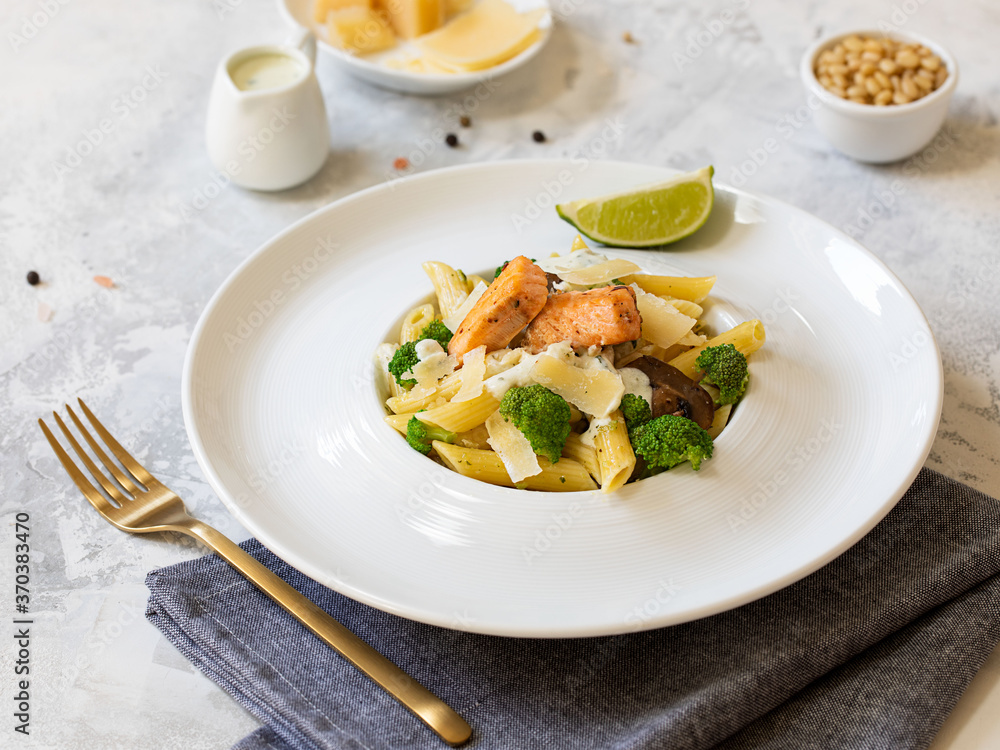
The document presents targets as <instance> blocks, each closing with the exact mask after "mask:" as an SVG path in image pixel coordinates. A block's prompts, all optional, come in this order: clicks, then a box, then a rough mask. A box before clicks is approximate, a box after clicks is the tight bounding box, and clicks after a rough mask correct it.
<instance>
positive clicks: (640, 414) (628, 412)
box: [619, 393, 653, 435]
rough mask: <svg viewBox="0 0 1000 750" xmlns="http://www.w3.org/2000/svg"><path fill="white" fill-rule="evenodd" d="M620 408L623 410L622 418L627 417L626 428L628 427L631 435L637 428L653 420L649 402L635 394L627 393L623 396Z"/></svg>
mask: <svg viewBox="0 0 1000 750" xmlns="http://www.w3.org/2000/svg"><path fill="white" fill-rule="evenodd" d="M619 408H620V409H621V410H622V416H623V417H625V426H626V427H628V434H629V435H631V434H632V433H633V432H634V431H635V429H636V428H637V427H641V426H642V425H644V424H646V422H648V421H649V420H651V419H652V418H653V410H652V409H651V408H650V406H649V402H648V401H647V400H646V399H644V398H643V397H642V396H636V395H635V394H634V393H626V394H625V395H624V396H622V403H621V406H620V407H619Z"/></svg>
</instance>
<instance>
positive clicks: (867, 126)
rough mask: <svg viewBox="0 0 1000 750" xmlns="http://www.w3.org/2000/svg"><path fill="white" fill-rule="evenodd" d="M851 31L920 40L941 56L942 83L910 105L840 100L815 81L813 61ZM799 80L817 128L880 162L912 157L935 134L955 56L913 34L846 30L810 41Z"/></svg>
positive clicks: (951, 84) (847, 149) (852, 152)
mask: <svg viewBox="0 0 1000 750" xmlns="http://www.w3.org/2000/svg"><path fill="white" fill-rule="evenodd" d="M852 34H857V35H858V36H867V37H880V36H883V35H884V36H888V37H889V38H890V39H896V40H899V41H904V42H914V43H917V44H922V45H924V46H925V47H927V48H928V49H930V50H932V51H933V52H934V54H936V55H937V56H938V57H940V58H941V61H942V62H943V63H944V64H945V67H947V69H948V78H947V79H946V80H945V82H944V84H943V85H942V86H941V87H940V88H938V89H937V90H935V91H932V92H931V93H930V94H928V95H927V96H925V97H923V98H922V99H917V100H916V101H914V102H911V103H909V104H891V105H888V106H885V107H877V106H875V105H873V104H858V103H856V102H851V101H848V100H846V99H841V98H840V97H839V96H837V95H836V94H833V93H831V92H829V91H827V90H826V89H825V88H823V85H822V84H821V83H820V82H819V81H818V80H817V79H816V74H815V72H814V71H815V70H816V59H817V58H818V57H819V55H820V54H821V53H822V52H825V51H826V50H827V49H830V48H832V47H834V46H835V45H836V44H837V43H838V42H840V41H842V40H844V39H846V38H847V37H849V36H851V35H852ZM799 72H800V74H801V76H802V83H803V84H805V87H806V91H807V92H808V94H809V97H810V106H811V107H812V108H813V109H814V110H815V114H814V119H815V122H816V127H817V128H818V129H819V132H821V133H822V134H823V135H824V136H826V139H827V140H828V141H830V143H831V144H833V146H834V147H835V148H836V149H837V150H838V151H842V152H843V153H845V154H847V155H848V156H850V157H851V158H852V159H857V160H858V161H864V162H871V163H873V164H885V163H888V162H893V161H899V160H900V159H905V158H906V157H908V156H912V155H913V154H915V153H916V152H917V151H919V150H920V149H922V148H923V147H924V146H926V145H927V144H928V143H930V142H931V140H932V139H933V138H934V136H935V134H936V133H937V132H938V130H940V129H941V125H942V123H943V122H944V118H945V115H946V114H947V113H948V102H950V101H951V95H952V94H953V93H954V91H955V87H956V85H957V84H958V65H957V63H956V62H955V58H954V57H952V56H951V54H950V53H949V52H948V50H946V49H945V48H944V47H942V46H941V45H940V44H937V43H936V42H932V41H931V40H930V39H925V38H924V37H922V36H918V35H916V34H909V33H907V34H903V33H896V32H889V33H886V32H882V31H871V30H867V31H849V32H845V33H842V34H835V35H833V36H828V37H826V38H824V39H820V40H819V41H818V42H816V43H815V44H813V45H812V46H811V47H810V48H809V49H808V50H806V53H805V55H803V56H802V63H801V65H800V66H799Z"/></svg>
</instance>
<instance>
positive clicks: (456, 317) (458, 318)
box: [443, 281, 486, 333]
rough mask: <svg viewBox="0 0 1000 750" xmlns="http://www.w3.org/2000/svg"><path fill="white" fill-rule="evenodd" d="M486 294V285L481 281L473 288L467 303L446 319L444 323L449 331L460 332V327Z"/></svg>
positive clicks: (466, 300)
mask: <svg viewBox="0 0 1000 750" xmlns="http://www.w3.org/2000/svg"><path fill="white" fill-rule="evenodd" d="M485 292H486V284H485V283H484V282H482V281H480V282H479V283H478V284H476V286H475V287H473V289H472V291H471V292H469V296H468V297H466V298H465V302H463V303H462V304H461V305H459V307H458V309H457V310H455V312H453V313H452V314H451V315H449V316H448V317H447V318H445V319H444V321H443V323H444V324H445V325H446V326H448V330H449V331H451V332H452V333H455V332H457V331H458V327H459V326H460V325H462V321H463V320H465V316H466V315H468V314H469V312H470V311H471V310H472V308H473V307H475V306H476V303H477V302H479V298H480V297H482V296H483V294H485Z"/></svg>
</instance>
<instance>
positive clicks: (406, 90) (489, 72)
mask: <svg viewBox="0 0 1000 750" xmlns="http://www.w3.org/2000/svg"><path fill="white" fill-rule="evenodd" d="M508 1H509V2H510V3H511V5H513V6H514V7H515V8H516V9H517V10H519V11H521V12H525V11H527V10H532V9H534V8H548V7H549V3H548V0H508ZM313 2H314V0H278V8H279V9H280V11H281V13H282V15H283V16H284V17H285V20H286V21H288V22H289V23H291V24H292V25H294V26H303V27H305V28H307V29H310V30H311V31H312V32H313V33H314V34H315V35H316V39H317V40H318V42H319V44H318V46H319V49H320V50H321V51H322V52H323V53H324V54H325V55H327V56H328V57H329V58H330V59H332V60H333V61H334V62H335V63H336V64H337V65H338V66H339V67H340V68H341V69H342V70H344V71H345V72H347V73H349V74H350V75H351V76H353V77H354V78H357V79H358V80H361V81H364V82H365V83H370V84H372V85H375V86H378V87H379V88H383V89H388V90H390V91H399V92H401V93H403V94H417V95H419V96H440V95H442V94H453V93H456V92H458V91H465V90H466V89H471V88H473V87H475V86H478V85H479V84H481V83H484V82H488V81H492V80H494V79H496V78H499V77H500V76H502V75H505V74H507V73H510V72H511V71H513V70H517V69H518V68H520V67H521V66H522V65H524V64H525V63H527V62H528V61H529V60H531V59H532V58H533V57H534V56H535V55H537V54H538V53H539V52H540V51H541V49H542V47H544V46H545V43H546V42H547V41H548V40H549V37H550V36H551V35H552V22H553V19H552V13H551V11H550V12H549V13H547V14H546V15H545V17H544V18H542V20H541V21H540V22H539V24H538V28H539V30H540V31H541V35H540V36H539V38H538V40H537V41H536V42H535V43H534V44H532V45H531V46H530V47H528V48H527V49H526V50H524V51H523V52H521V53H520V54H519V55H516V56H514V57H512V58H511V59H510V60H506V61H505V62H502V63H500V64H499V65H494V66H493V67H492V68H487V69H485V70H479V71H476V72H474V73H414V72H411V71H408V70H399V69H397V68H391V67H389V66H388V65H386V64H385V63H386V60H388V59H390V58H392V57H396V56H399V54H400V53H406V52H407V51H410V46H409V43H408V42H406V41H403V42H401V43H400V44H399V45H398V46H397V47H395V48H393V49H390V50H386V51H385V52H376V53H374V54H371V55H364V56H359V55H352V54H350V53H348V52H344V51H343V50H341V49H337V48H336V47H334V46H333V45H331V44H330V43H329V42H328V41H327V34H326V27H325V26H324V25H323V24H319V23H316V22H315V21H314V20H313V12H312V8H313Z"/></svg>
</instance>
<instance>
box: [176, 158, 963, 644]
mask: <svg viewBox="0 0 1000 750" xmlns="http://www.w3.org/2000/svg"><path fill="white" fill-rule="evenodd" d="M571 163H572V162H571V160H570V159H560V158H522V159H504V160H498V161H485V162H475V163H471V164H460V165H454V166H450V167H445V168H441V169H433V170H427V171H425V172H420V173H418V174H413V175H407V176H405V177H400V178H399V179H398V180H393V181H392V183H386V182H379V183H377V184H375V185H372V186H370V187H367V188H364V189H362V190H359V191H356V192H353V193H350V194H348V195H345V196H342V197H340V198H338V199H336V200H333V201H331V202H330V203H327V204H326V205H324V206H320V207H319V208H317V209H315V210H313V211H310V212H309V213H308V214H306V215H305V216H303V217H301V218H300V219H298V220H296V221H294V222H292V223H291V224H290V225H288V226H287V227H285V228H284V229H283V230H281V231H280V232H278V233H277V234H275V235H273V236H271V237H270V238H269V239H267V240H266V241H264V242H263V243H261V244H260V245H259V246H258V247H257V248H256V249H255V250H254V251H253V252H252V253H250V254H249V255H248V256H247V257H246V258H245V259H244V260H243V261H241V262H240V263H239V264H238V265H237V266H236V267H235V268H234V269H233V270H232V271H231V272H230V273H229V274H228V275H227V276H226V278H225V279H224V280H223V281H222V282H221V284H220V285H219V287H218V288H217V289H216V290H215V292H214V293H213V294H212V295H211V297H210V298H209V300H208V301H207V302H206V304H205V307H204V309H203V310H202V312H201V315H200V316H199V318H198V321H197V323H196V324H195V327H194V329H193V330H192V333H191V338H190V340H189V342H188V346H187V349H186V351H185V357H184V364H183V372H182V378H181V406H182V413H183V417H184V425H185V431H186V433H187V435H188V439H189V442H190V444H191V449H192V452H193V453H194V455H195V458H196V460H197V461H198V465H199V467H200V468H201V470H202V472H203V473H204V475H205V477H206V479H207V480H208V483H209V485H210V486H211V487H212V489H213V491H214V492H215V493H216V495H217V496H218V497H219V499H220V500H221V501H222V503H223V505H224V507H225V508H226V510H227V511H229V513H230V515H232V516H233V517H234V518H235V519H236V520H237V521H238V522H239V523H240V524H241V525H242V526H243V527H244V528H245V529H246V530H247V531H248V532H250V534H251V535H253V536H254V537H255V538H257V539H258V541H260V542H261V543H262V544H264V545H265V546H266V547H267V548H268V549H269V550H271V551H272V552H274V554H276V555H277V556H278V557H280V558H281V559H282V560H284V561H285V562H287V563H288V564H289V565H291V566H292V567H294V568H295V569H296V570H298V571H300V572H302V573H303V574H305V575H307V576H309V577H310V578H313V579H314V580H317V581H319V582H320V583H323V584H324V585H328V586H330V587H331V588H333V589H334V590H337V591H338V592H339V593H341V594H343V595H345V596H348V597H350V598H353V599H356V600H357V601H360V602H362V603H364V604H366V605H368V606H372V607H375V608H378V609H381V610H383V611H386V612H390V613H391V614H394V615H397V616H400V617H404V618H407V619H410V620H413V621H416V622H423V623H427V624H431V625H435V626H439V627H444V628H449V629H453V630H462V631H465V632H475V633H482V634H488V635H498V636H505V637H529V638H577V637H595V636H608V635H617V634H622V633H628V632H637V631H640V630H651V629H657V628H661V627H668V626H671V625H676V624H681V623H684V622H692V621H695V620H699V619H702V618H704V617H707V616H711V615H713V614H719V613H722V612H726V611H729V610H731V609H734V608H736V607H739V606H742V605H743V604H747V603H750V602H753V601H756V600H757V599H760V598H763V597H764V596H767V595H770V594H772V593H775V592H777V591H780V590H781V589H783V588H785V587H787V586H789V585H791V584H793V583H795V582H796V581H799V580H801V579H803V578H805V577H806V576H808V575H810V574H812V573H813V572H815V571H816V570H819V569H820V568H822V567H823V566H825V565H827V564H829V563H830V562H831V561H832V560H834V559H836V558H837V557H839V556H840V555H841V554H843V553H844V552H845V551H847V550H848V549H850V548H851V547H852V546H854V545H855V544H856V543H857V542H858V541H859V540H861V539H862V538H863V537H864V536H865V535H866V534H868V533H869V532H870V531H871V530H872V529H873V528H874V527H875V526H876V525H877V524H878V523H879V522H880V521H881V520H882V519H883V518H885V516H886V515H887V514H888V513H889V512H890V511H891V510H892V508H893V507H895V505H896V504H897V503H898V502H899V500H900V499H901V498H902V497H903V495H904V494H905V492H906V491H907V489H909V487H910V485H911V484H912V483H913V481H914V479H915V478H916V476H917V474H918V473H919V472H920V470H921V469H922V468H923V466H924V465H925V463H926V460H927V456H928V454H929V453H930V451H931V448H932V447H933V443H934V440H935V439H936V436H937V432H938V428H939V425H940V419H941V414H942V408H943V400H944V371H943V362H942V359H941V352H940V347H939V346H938V343H937V340H936V337H935V336H934V332H933V329H932V328H931V325H930V321H929V320H928V319H927V316H926V314H925V313H924V311H923V310H922V308H921V307H920V305H919V304H918V303H917V301H916V299H915V298H914V297H913V295H912V294H911V293H910V291H909V289H908V288H907V287H906V285H905V284H904V283H903V282H902V281H901V280H900V279H899V278H898V276H896V274H895V273H894V272H893V271H892V270H891V269H890V268H889V267H888V266H887V265H886V264H885V263H884V262H883V261H882V260H881V259H880V258H878V257H877V256H876V255H875V254H874V253H872V252H871V251H870V250H869V249H868V248H867V247H865V246H864V245H862V244H861V243H860V242H859V241H858V240H857V239H855V238H852V237H850V236H849V235H847V234H846V233H844V232H842V231H841V230H839V229H838V228H836V227H834V226H833V225H832V224H830V223H829V222H827V221H825V220H823V219H821V218H819V217H817V216H815V215H814V214H811V213H809V212H808V211H805V210H804V209H801V208H799V207H797V206H794V205H792V204H790V203H786V202H785V201H782V200H780V199H777V198H773V197H771V196H768V195H762V194H759V193H755V192H752V191H746V190H742V189H739V188H733V187H732V186H729V185H727V184H725V183H719V182H715V181H714V180H713V184H714V187H715V189H716V190H722V191H723V192H727V193H729V194H731V195H735V196H747V197H748V198H751V199H753V200H755V201H758V202H760V203H763V204H768V205H776V206H778V207H779V208H780V209H782V210H790V211H792V212H793V213H794V214H795V215H797V216H799V217H805V218H806V219H807V220H809V221H810V222H815V223H818V224H820V225H822V226H823V227H824V228H825V229H826V230H828V231H830V232H831V234H832V236H836V237H838V238H840V239H842V240H844V241H846V242H847V243H848V244H850V245H851V246H853V247H855V248H857V249H859V250H861V251H862V252H863V253H864V254H865V255H866V256H867V259H868V260H869V261H873V262H874V263H875V264H876V265H877V266H878V267H879V268H880V269H881V270H882V271H883V272H884V273H885V274H886V275H887V276H888V277H889V279H890V280H891V281H892V283H893V284H894V285H896V286H898V288H899V289H900V290H901V291H902V292H904V293H905V295H906V298H907V300H908V302H909V303H910V305H911V306H912V307H913V309H914V311H915V312H916V313H917V315H918V316H919V320H920V321H921V322H922V324H923V326H924V327H925V328H926V331H927V334H928V345H929V347H930V351H931V353H932V354H933V357H934V360H935V363H936V365H937V366H936V368H934V376H935V379H936V382H935V385H936V388H935V389H934V394H933V396H934V414H933V420H932V422H928V428H927V433H926V435H925V436H924V438H923V440H922V441H921V443H920V445H919V447H918V448H917V450H916V453H915V455H917V456H918V457H919V460H918V461H915V462H914V464H913V465H912V466H910V467H909V468H908V470H907V471H906V472H904V475H903V479H902V480H901V481H900V482H899V483H898V484H897V486H896V487H895V488H894V489H893V490H892V491H891V492H889V493H888V494H887V496H886V498H885V499H884V500H883V501H882V502H881V504H880V505H878V506H877V507H875V508H873V509H872V510H871V512H870V513H869V515H868V518H867V520H866V522H865V523H863V524H860V525H859V526H858V527H857V528H855V530H854V531H853V532H852V533H851V534H849V535H847V536H846V537H844V538H843V539H841V540H840V541H839V542H838V544H835V545H833V546H832V547H831V548H830V549H829V550H827V551H826V552H825V553H824V554H822V555H820V556H818V557H816V558H813V559H812V560H810V562H809V563H808V564H805V565H801V566H799V567H797V568H795V569H794V570H790V571H788V572H786V573H785V574H783V575H781V576H778V577H776V578H774V579H771V580H769V581H768V582H767V583H766V584H762V585H758V586H756V587H754V588H752V589H749V590H745V591H742V592H739V593H734V594H732V595H730V596H728V597H725V598H722V599H715V600H713V601H712V602H711V603H708V604H704V605H701V606H699V607H695V608H692V609H688V610H685V611H684V613H683V616H681V617H676V616H675V617H654V618H651V619H650V620H649V621H648V622H644V623H643V625H642V627H638V628H637V627H635V626H634V625H631V624H629V623H625V622H622V623H619V624H618V625H617V626H616V627H609V626H607V625H603V624H599V625H596V626H593V625H591V626H574V627H573V628H566V627H558V628H553V627H552V626H548V625H546V626H535V627H530V628H528V627H521V628H517V629H511V628H497V627H495V626H490V625H489V624H488V623H479V622H471V623H463V622H456V621H454V619H447V618H445V617H443V616H441V615H436V614H435V613H432V612H430V611H428V610H426V609H416V608H414V607H411V606H401V605H398V604H393V603H391V602H387V601H385V600H379V601H378V602H375V601H373V600H372V599H371V598H370V597H367V596H365V595H364V594H365V592H364V591H359V590H358V589H356V588H355V587H353V586H352V585H350V584H349V583H347V582H344V581H335V582H330V579H329V575H328V574H327V573H324V571H322V570H319V569H317V568H316V567H315V566H314V565H313V564H312V563H310V562H309V561H307V560H305V559H303V557H302V556H301V555H300V554H299V553H297V552H295V551H294V550H292V549H288V548H287V547H285V546H283V545H279V544H275V545H273V546H272V544H270V543H267V542H265V540H264V539H263V538H261V537H262V536H266V534H262V532H264V531H265V530H263V529H260V528H259V527H258V526H257V524H255V523H253V522H252V521H251V520H250V519H249V517H248V516H247V515H246V514H245V513H244V510H243V508H242V506H241V504H240V503H239V502H237V501H236V500H235V499H234V498H233V497H232V496H231V495H230V493H229V491H228V490H227V489H226V488H225V486H224V484H223V482H222V480H221V479H220V477H219V475H218V473H217V472H216V470H215V468H214V467H213V466H212V464H211V462H210V460H209V457H208V455H207V452H206V448H205V445H204V441H203V440H202V437H201V435H200V434H199V433H198V431H197V428H196V425H195V420H194V405H193V388H192V386H193V377H194V373H193V366H194V362H193V360H194V356H195V351H196V349H197V348H198V345H199V342H200V340H201V337H202V335H203V333H204V331H205V328H206V326H207V325H208V324H209V319H210V317H211V314H212V312H213V310H214V309H215V307H216V306H217V304H218V303H219V301H220V299H221V298H222V297H223V295H224V294H226V292H227V291H228V290H229V289H231V287H232V286H233V284H234V283H235V282H236V281H237V280H238V279H239V278H240V276H241V275H242V274H243V272H244V271H245V269H246V268H247V267H248V266H250V265H251V264H252V263H254V262H255V261H256V259H257V258H258V257H260V256H261V255H262V254H264V253H266V252H268V250H269V249H270V248H272V247H273V246H275V245H277V244H278V243H280V242H281V241H282V240H283V239H284V238H285V237H286V236H288V235H290V234H292V233H294V232H296V231H297V230H298V229H299V228H300V227H302V226H304V225H306V224H308V223H310V222H312V221H315V220H316V219H317V218H318V217H320V216H322V215H323V214H324V213H327V212H330V211H337V210H341V208H342V207H344V206H349V205H350V204H352V203H354V202H357V201H362V200H365V199H366V198H367V197H368V196H369V195H372V194H376V193H379V192H382V191H388V190H391V189H393V188H394V187H398V185H397V183H398V182H400V181H406V182H407V183H413V182H423V181H431V180H439V179H448V176H449V175H451V174H456V173H463V172H469V171H477V170H486V171H489V170H494V169H510V170H516V169H521V168H525V167H542V166H550V167H552V168H554V169H557V170H558V169H559V168H565V167H566V166H568V165H570V164H571ZM601 163H602V164H605V165H608V166H610V167H611V168H612V169H617V168H625V169H628V168H636V167H641V168H649V167H652V168H653V169H655V170H658V171H661V172H663V173H664V174H665V175H668V176H669V175H670V174H678V173H682V172H683V170H678V169H675V168H672V167H664V166H658V165H648V164H639V163H636V162H627V161H621V160H601ZM610 249H611V250H612V251H614V250H615V249H616V248H610ZM661 252H662V251H661ZM928 386H930V384H928ZM927 395H928V396H929V395H930V388H929V387H928V391H927ZM569 494H575V493H569ZM333 583H336V584H337V585H333ZM355 594H359V595H360V596H355Z"/></svg>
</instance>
